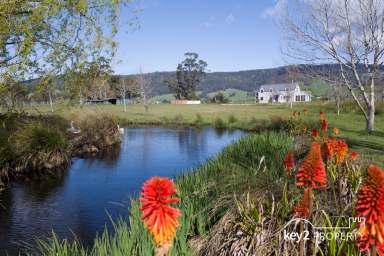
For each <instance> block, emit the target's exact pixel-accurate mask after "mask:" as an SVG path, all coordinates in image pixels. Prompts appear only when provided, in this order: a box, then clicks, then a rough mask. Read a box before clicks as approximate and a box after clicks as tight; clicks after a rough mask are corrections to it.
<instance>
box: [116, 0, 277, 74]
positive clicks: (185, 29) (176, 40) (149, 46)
mask: <svg viewBox="0 0 384 256" xmlns="http://www.w3.org/2000/svg"><path fill="white" fill-rule="evenodd" d="M277 2H278V1H276V0H221V1H219V0H189V1H185V0H139V1H136V3H134V5H132V6H131V9H132V8H140V9H141V11H140V13H138V25H139V27H138V28H137V29H132V28H128V26H127V25H124V24H126V23H127V20H128V18H129V17H132V14H131V12H130V11H129V10H127V9H125V10H123V11H122V16H123V19H122V22H121V28H120V29H121V32H119V34H118V36H117V38H116V39H117V40H118V42H119V48H118V51H117V60H118V61H116V63H114V65H113V66H114V69H115V72H116V73H117V74H132V73H137V72H138V71H139V69H140V66H141V67H142V69H143V72H154V71H171V70H175V68H176V66H177V64H178V63H179V62H180V61H182V60H183V54H184V53H185V52H188V51H192V52H197V53H198V54H199V55H200V57H201V58H202V59H204V60H205V61H207V62H208V70H209V71H210V72H215V71H237V70H247V69H257V68H269V67H276V66H280V65H283V64H284V63H283V60H282V56H281V53H280V47H281V43H280V41H281V37H280V31H279V27H278V25H277V24H276V20H275V19H274V18H273V12H274V8H275V5H276V3H277Z"/></svg>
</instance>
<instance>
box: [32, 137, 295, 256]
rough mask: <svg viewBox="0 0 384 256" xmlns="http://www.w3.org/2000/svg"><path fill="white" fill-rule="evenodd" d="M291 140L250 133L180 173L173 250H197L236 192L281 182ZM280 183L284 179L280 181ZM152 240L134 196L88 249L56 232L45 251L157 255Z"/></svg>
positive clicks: (188, 252)
mask: <svg viewBox="0 0 384 256" xmlns="http://www.w3.org/2000/svg"><path fill="white" fill-rule="evenodd" d="M291 143H292V139H291V138H290V137H289V136H287V134H285V133H263V134H253V135H249V136H247V137H245V138H243V139H241V140H239V141H238V142H236V143H235V144H233V145H230V146H228V147H227V148H226V149H224V151H223V152H222V153H221V154H219V155H218V156H217V157H216V158H214V159H211V160H209V161H208V162H207V163H206V164H204V165H203V166H201V167H200V168H198V169H195V170H191V171H190V172H187V173H185V174H184V175H181V176H179V177H177V178H176V181H175V184H176V187H177V191H178V192H177V193H178V195H177V196H178V197H180V198H181V199H182V200H181V202H180V203H179V204H178V207H179V208H180V209H181V210H182V212H183V214H182V217H181V219H180V226H179V228H178V231H177V235H176V238H175V241H174V247H173V249H172V253H171V254H172V255H193V251H192V250H191V248H190V247H189V246H188V241H189V239H190V238H192V237H195V236H200V237H204V236H206V235H208V234H209V232H210V229H211V228H212V227H213V225H214V224H215V223H216V222H217V221H218V220H219V219H220V218H221V217H222V216H223V215H224V213H225V212H226V211H227V210H228V209H229V208H230V207H232V206H233V202H234V201H233V200H234V196H235V195H242V194H243V193H245V192H251V193H252V191H260V190H263V189H264V188H265V187H268V189H272V188H273V187H274V186H278V185H279V184H280V182H281V179H280V178H281V177H282V175H283V166H282V160H283V158H284V155H285V154H286V152H287V151H288V149H289V148H290V146H291ZM280 185H281V184H280ZM153 249H154V247H153V242H152V238H151V237H150V236H149V234H148V232H147V231H146V230H145V229H144V227H143V224H142V222H141V220H140V211H139V202H138V201H137V200H133V201H132V204H131V208H130V214H129V218H128V220H123V219H119V220H117V221H116V222H115V223H114V232H113V234H111V233H109V232H108V231H107V230H106V231H104V233H103V234H102V235H101V236H100V237H98V238H96V239H95V242H94V245H93V246H92V248H89V249H88V250H86V249H84V248H83V247H82V246H81V245H80V244H79V243H78V242H73V243H69V242H67V241H66V242H62V241H60V240H59V239H57V237H56V236H54V237H53V238H51V239H49V240H44V241H40V247H39V250H40V251H39V253H38V254H42V255H95V256H96V255H97V256H101V255H121V256H123V255H153Z"/></svg>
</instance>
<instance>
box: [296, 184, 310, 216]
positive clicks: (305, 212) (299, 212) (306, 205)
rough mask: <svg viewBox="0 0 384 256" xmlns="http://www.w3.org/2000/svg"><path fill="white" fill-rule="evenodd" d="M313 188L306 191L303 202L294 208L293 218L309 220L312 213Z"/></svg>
mask: <svg viewBox="0 0 384 256" xmlns="http://www.w3.org/2000/svg"><path fill="white" fill-rule="evenodd" d="M311 192H312V190H311V188H305V189H304V195H303V197H302V198H301V200H300V201H299V202H298V203H297V204H296V205H295V206H294V207H293V216H294V217H295V218H304V219H307V218H309V215H310V212H311V209H310V208H311V196H312V193H311Z"/></svg>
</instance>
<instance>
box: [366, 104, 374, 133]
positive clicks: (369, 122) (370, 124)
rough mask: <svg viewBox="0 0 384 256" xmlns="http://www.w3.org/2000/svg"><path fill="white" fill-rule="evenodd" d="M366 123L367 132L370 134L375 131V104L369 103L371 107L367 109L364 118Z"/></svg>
mask: <svg viewBox="0 0 384 256" xmlns="http://www.w3.org/2000/svg"><path fill="white" fill-rule="evenodd" d="M366 122H367V126H366V128H367V131H369V132H372V131H374V130H375V103H374V101H373V102H371V106H369V108H368V118H366Z"/></svg>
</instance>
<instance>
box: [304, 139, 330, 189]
mask: <svg viewBox="0 0 384 256" xmlns="http://www.w3.org/2000/svg"><path fill="white" fill-rule="evenodd" d="M326 184H327V174H326V172H325V167H324V162H323V158H322V156H321V144H320V142H312V145H311V149H310V151H309V153H308V155H307V156H306V158H305V159H304V161H303V163H302V164H301V165H300V167H299V170H298V171H297V173H296V186H299V187H300V186H307V187H312V188H315V189H316V188H323V187H325V186H326Z"/></svg>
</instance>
